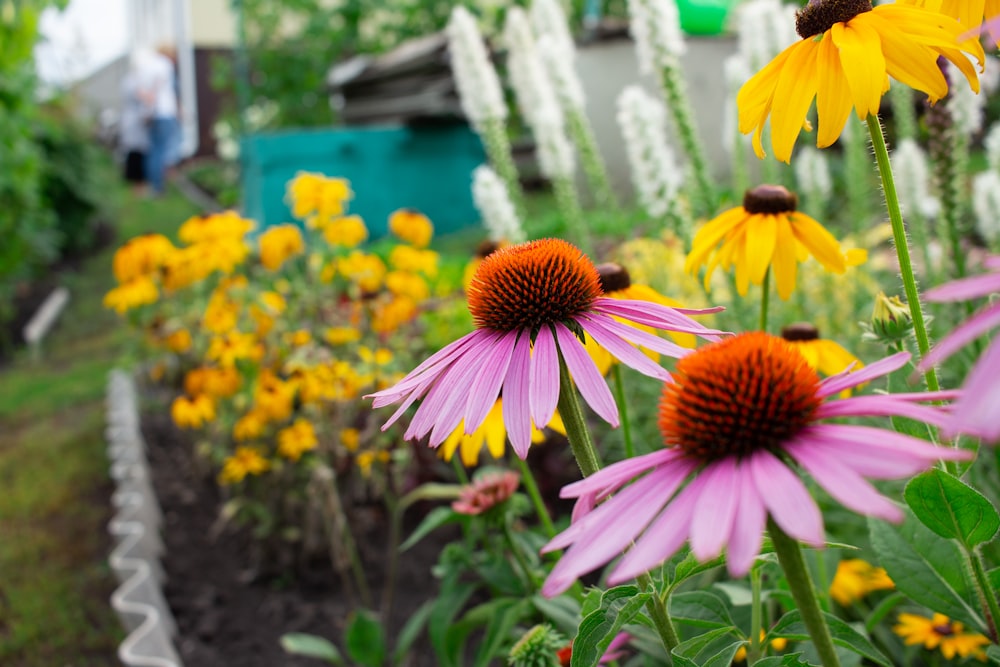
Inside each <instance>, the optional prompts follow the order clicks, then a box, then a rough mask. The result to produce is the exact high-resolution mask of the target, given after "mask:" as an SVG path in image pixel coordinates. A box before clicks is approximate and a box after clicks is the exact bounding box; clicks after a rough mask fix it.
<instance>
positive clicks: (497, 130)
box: [479, 118, 525, 220]
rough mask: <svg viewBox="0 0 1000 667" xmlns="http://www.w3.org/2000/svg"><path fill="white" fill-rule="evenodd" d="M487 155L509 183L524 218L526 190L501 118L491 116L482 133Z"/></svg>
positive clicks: (518, 210) (509, 192)
mask: <svg viewBox="0 0 1000 667" xmlns="http://www.w3.org/2000/svg"><path fill="white" fill-rule="evenodd" d="M479 136H480V138H481V139H482V140H483V146H484V147H485V148H486V156H487V157H488V158H489V161H490V164H491V165H492V166H493V170H494V171H496V172H497V175H499V176H500V178H502V179H503V182H504V183H505V184H506V185H507V193H508V194H509V195H510V200H511V201H512V202H513V203H514V207H515V208H516V209H517V213H518V217H519V218H520V219H521V220H524V213H525V208H524V191H523V190H522V189H521V181H520V179H519V177H518V175H517V167H516V166H515V165H514V158H513V157H512V155H511V148H510V141H508V140H507V128H506V126H505V125H504V122H503V120H501V119H500V118H490V119H488V120H487V121H486V123H485V125H484V126H483V128H482V132H481V133H480V135H479Z"/></svg>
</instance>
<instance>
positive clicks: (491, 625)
mask: <svg viewBox="0 0 1000 667" xmlns="http://www.w3.org/2000/svg"><path fill="white" fill-rule="evenodd" d="M501 602H502V603H503V604H500V605H496V608H495V609H494V610H493V611H492V613H491V614H490V615H489V618H488V621H487V623H486V632H485V633H484V634H483V638H482V640H481V641H480V643H479V650H478V651H476V658H475V666H476V667H487V665H489V664H490V661H491V660H493V659H494V658H496V657H500V656H499V653H500V649H501V647H502V646H503V644H504V642H506V641H507V639H508V637H509V635H510V631H511V630H512V629H513V627H514V626H515V625H517V623H518V621H520V620H521V618H522V617H523V616H526V615H527V614H528V613H530V611H531V603H530V602H529V601H528V600H502V601H501Z"/></svg>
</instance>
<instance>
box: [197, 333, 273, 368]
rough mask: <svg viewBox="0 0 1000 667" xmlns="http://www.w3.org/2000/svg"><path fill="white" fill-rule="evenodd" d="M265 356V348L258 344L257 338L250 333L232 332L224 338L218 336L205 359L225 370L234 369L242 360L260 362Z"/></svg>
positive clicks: (210, 344) (209, 346)
mask: <svg viewBox="0 0 1000 667" xmlns="http://www.w3.org/2000/svg"><path fill="white" fill-rule="evenodd" d="M262 356H264V348H263V346H261V344H260V343H258V342H257V337H256V336H254V335H253V334H249V333H241V332H239V331H230V332H228V333H226V334H224V335H222V336H216V337H215V338H213V339H212V342H211V343H209V345H208V352H207V353H206V354H205V358H206V359H208V360H209V361H217V362H219V365H220V366H222V367H224V368H232V367H233V366H235V365H236V362H237V361H239V360H240V359H252V360H254V361H256V360H259V359H260V358H261V357H262Z"/></svg>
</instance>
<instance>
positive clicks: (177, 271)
mask: <svg viewBox="0 0 1000 667" xmlns="http://www.w3.org/2000/svg"><path fill="white" fill-rule="evenodd" d="M211 254H212V250H211V246H210V245H209V244H198V245H193V246H190V247H187V248H181V249H179V250H177V251H176V252H172V253H170V254H169V255H168V256H167V257H166V258H165V259H164V262H163V266H162V267H161V269H160V276H161V278H162V280H163V286H164V287H165V288H166V289H167V290H170V291H175V290H179V289H183V288H185V287H189V286H191V285H193V284H195V283H197V282H199V281H201V280H204V279H205V278H207V277H208V276H210V275H211V274H212V271H214V270H215V264H214V262H213V260H212V258H211Z"/></svg>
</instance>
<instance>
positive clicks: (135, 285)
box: [104, 276, 160, 315]
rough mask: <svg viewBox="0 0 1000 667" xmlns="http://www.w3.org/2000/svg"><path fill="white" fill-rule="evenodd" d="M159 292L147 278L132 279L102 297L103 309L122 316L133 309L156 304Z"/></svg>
mask: <svg viewBox="0 0 1000 667" xmlns="http://www.w3.org/2000/svg"><path fill="white" fill-rule="evenodd" d="M159 298H160V290H159V289H157V287H156V283H154V282H153V280H152V279H151V278H149V277H148V276H140V277H138V278H134V279H133V280H130V281H129V282H127V283H123V284H121V285H119V286H118V287H115V288H114V289H112V290H110V291H109V292H108V293H107V294H105V295H104V307H105V308H110V309H112V310H114V311H115V312H116V313H118V314H119V315H123V314H125V313H126V312H128V311H130V310H132V309H133V308H138V307H139V306H145V305H148V304H151V303H156V302H157V300H158V299H159Z"/></svg>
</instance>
